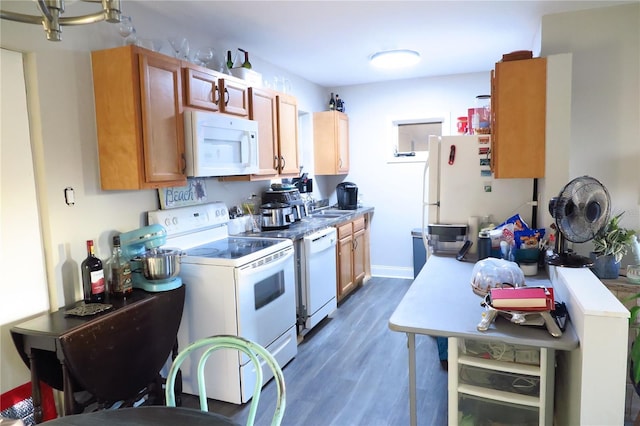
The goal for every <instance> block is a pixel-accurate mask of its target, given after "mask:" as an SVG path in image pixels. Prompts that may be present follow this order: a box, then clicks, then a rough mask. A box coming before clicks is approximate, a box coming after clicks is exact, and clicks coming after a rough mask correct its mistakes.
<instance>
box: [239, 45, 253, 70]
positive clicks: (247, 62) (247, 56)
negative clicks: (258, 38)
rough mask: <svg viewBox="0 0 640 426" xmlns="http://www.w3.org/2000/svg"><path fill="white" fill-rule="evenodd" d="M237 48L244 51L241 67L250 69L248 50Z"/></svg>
mask: <svg viewBox="0 0 640 426" xmlns="http://www.w3.org/2000/svg"><path fill="white" fill-rule="evenodd" d="M239 50H240V51H241V52H242V53H244V62H243V63H242V68H247V69H251V62H249V52H247V51H246V50H243V49H239Z"/></svg>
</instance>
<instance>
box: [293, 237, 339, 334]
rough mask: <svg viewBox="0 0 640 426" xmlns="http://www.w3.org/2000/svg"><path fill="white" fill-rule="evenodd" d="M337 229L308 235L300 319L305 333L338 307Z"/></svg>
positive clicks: (302, 272)
mask: <svg viewBox="0 0 640 426" xmlns="http://www.w3.org/2000/svg"><path fill="white" fill-rule="evenodd" d="M336 240H337V234H336V230H335V228H325V229H321V230H320V231H317V232H314V233H313V234H310V235H307V236H306V237H304V239H303V243H302V247H301V250H302V256H301V258H300V286H299V288H298V290H299V294H298V297H299V304H298V318H299V324H300V325H301V326H302V329H303V332H306V331H309V330H310V329H312V328H313V327H315V326H316V325H317V324H318V323H319V322H320V321H322V319H324V318H325V317H326V316H327V315H329V314H330V313H332V312H333V311H334V310H335V309H336V308H337V302H336Z"/></svg>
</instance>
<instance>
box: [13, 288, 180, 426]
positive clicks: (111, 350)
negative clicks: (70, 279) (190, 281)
mask: <svg viewBox="0 0 640 426" xmlns="http://www.w3.org/2000/svg"><path fill="white" fill-rule="evenodd" d="M184 298H185V287H184V285H183V286H181V287H179V288H177V289H175V290H170V291H166V292H158V293H148V292H146V291H143V290H139V289H134V291H133V293H132V294H131V295H130V296H129V297H127V299H125V300H122V299H111V300H108V301H107V303H110V304H112V305H113V308H112V309H110V310H108V311H104V312H101V313H98V314H96V315H93V316H85V317H77V316H69V315H65V312H66V310H65V309H64V308H62V309H60V310H58V311H56V312H52V313H47V314H43V315H41V316H39V317H36V318H33V319H31V320H29V321H26V322H23V323H20V324H18V325H16V326H14V327H12V328H11V336H12V338H13V341H14V343H15V345H16V348H17V350H18V352H19V354H20V356H21V357H22V359H23V361H24V362H25V364H26V365H27V367H29V369H30V370H31V384H32V389H33V391H32V398H33V405H34V418H35V420H36V422H40V421H41V420H42V410H41V407H40V404H41V397H40V389H39V386H38V383H39V381H40V380H42V381H44V382H45V383H47V384H48V385H49V386H51V387H53V388H55V389H58V390H62V391H64V414H65V415H68V414H76V413H78V412H80V411H81V410H82V409H84V407H79V404H77V403H76V400H75V399H74V392H78V391H82V390H84V391H87V392H88V393H89V394H91V395H92V396H93V397H94V398H95V400H96V401H97V402H98V403H99V404H103V405H106V404H107V403H110V402H116V401H126V400H128V399H130V398H134V397H136V396H138V395H139V394H140V392H141V391H143V390H145V389H148V390H150V391H153V390H154V387H155V388H156V389H155V390H156V391H157V392H156V395H157V396H158V397H159V398H160V399H161V401H160V403H162V404H164V398H163V394H162V387H161V381H162V378H161V377H160V370H161V369H162V367H163V366H164V364H165V362H166V361H167V359H168V358H169V356H170V355H171V354H172V353H173V354H174V355H175V351H176V350H177V340H176V336H177V333H178V327H179V326H180V320H181V318H182V310H183V307H184ZM157 388H159V389H157Z"/></svg>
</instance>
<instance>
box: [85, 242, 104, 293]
mask: <svg viewBox="0 0 640 426" xmlns="http://www.w3.org/2000/svg"><path fill="white" fill-rule="evenodd" d="M80 269H81V270H82V288H83V292H84V301H85V303H101V302H103V301H104V298H105V280H104V269H103V268H102V261H101V260H100V259H98V258H97V257H96V255H95V250H94V247H93V240H87V257H86V259H84V260H83V261H82V265H81V266H80Z"/></svg>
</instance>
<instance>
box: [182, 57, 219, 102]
mask: <svg viewBox="0 0 640 426" xmlns="http://www.w3.org/2000/svg"><path fill="white" fill-rule="evenodd" d="M182 64H183V68H184V87H185V90H184V92H185V106H189V107H193V108H197V109H202V110H206V111H213V112H217V111H219V110H220V107H219V103H220V91H219V90H218V74H217V73H214V72H209V71H208V70H203V69H201V68H200V67H197V66H196V65H192V64H189V63H186V62H183V63H182Z"/></svg>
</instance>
